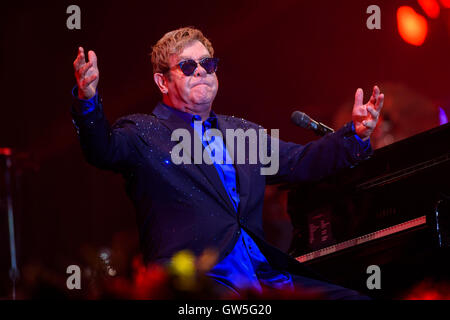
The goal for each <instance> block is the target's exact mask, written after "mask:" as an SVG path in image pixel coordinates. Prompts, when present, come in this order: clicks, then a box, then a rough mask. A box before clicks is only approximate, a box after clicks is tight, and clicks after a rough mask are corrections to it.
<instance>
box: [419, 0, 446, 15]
mask: <svg viewBox="0 0 450 320" xmlns="http://www.w3.org/2000/svg"><path fill="white" fill-rule="evenodd" d="M417 2H418V3H419V5H420V6H421V7H422V9H423V11H425V13H426V14H427V16H429V17H430V18H432V19H436V18H437V17H439V13H440V10H441V9H440V7H439V3H438V2H437V1H436V0H417Z"/></svg>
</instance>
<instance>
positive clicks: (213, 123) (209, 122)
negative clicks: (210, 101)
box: [161, 103, 218, 129]
mask: <svg viewBox="0 0 450 320" xmlns="http://www.w3.org/2000/svg"><path fill="white" fill-rule="evenodd" d="M161 105H163V106H164V107H165V108H167V109H168V110H169V111H170V112H172V113H174V114H176V115H177V116H178V117H180V118H181V119H183V120H184V121H186V122H187V123H189V124H191V125H193V124H194V121H201V120H202V118H201V117H200V116H199V115H197V114H195V115H194V114H191V113H187V112H183V111H180V110H178V109H175V108H172V107H170V106H168V105H167V104H165V103H161ZM203 126H204V127H205V128H206V129H211V128H215V129H218V121H217V115H216V114H215V113H214V111H212V110H211V112H210V114H209V118H208V119H206V120H205V121H204V122H203Z"/></svg>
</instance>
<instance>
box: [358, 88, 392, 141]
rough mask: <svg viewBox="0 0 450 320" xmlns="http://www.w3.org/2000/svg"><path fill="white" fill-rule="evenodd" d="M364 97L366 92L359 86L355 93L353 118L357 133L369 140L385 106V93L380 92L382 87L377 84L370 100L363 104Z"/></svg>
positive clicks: (363, 138)
mask: <svg viewBox="0 0 450 320" xmlns="http://www.w3.org/2000/svg"><path fill="white" fill-rule="evenodd" d="M363 99H364V92H363V90H362V89H361V88H359V89H358V90H356V94H355V104H354V105H353V111H352V120H353V124H354V125H355V131H356V134H357V135H358V136H359V137H360V138H361V139H362V140H367V139H369V137H370V135H371V134H372V132H373V130H374V129H375V127H376V125H377V122H378V117H379V115H380V111H381V108H382V107H383V101H384V94H382V93H380V89H379V88H378V87H377V86H374V87H373V92H372V96H371V97H370V100H369V102H367V103H366V104H363Z"/></svg>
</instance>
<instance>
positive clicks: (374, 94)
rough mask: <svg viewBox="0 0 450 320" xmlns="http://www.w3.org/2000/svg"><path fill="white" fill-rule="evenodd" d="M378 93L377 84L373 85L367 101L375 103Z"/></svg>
mask: <svg viewBox="0 0 450 320" xmlns="http://www.w3.org/2000/svg"><path fill="white" fill-rule="evenodd" d="M379 94H380V88H378V86H374V87H373V91H372V96H371V97H370V100H369V103H371V104H373V105H375V103H376V101H377V99H378V96H379Z"/></svg>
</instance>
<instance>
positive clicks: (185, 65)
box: [178, 58, 219, 77]
mask: <svg viewBox="0 0 450 320" xmlns="http://www.w3.org/2000/svg"><path fill="white" fill-rule="evenodd" d="M218 63H219V58H203V59H202V60H200V61H199V62H198V63H197V61H195V60H192V59H189V60H184V61H181V62H180V63H179V64H178V66H179V67H180V69H181V71H182V72H183V73H184V75H185V76H188V77H189V76H192V74H193V73H194V71H195V69H197V66H198V65H199V64H200V65H201V66H202V67H203V69H205V70H206V72H207V73H209V74H211V73H214V72H216V71H217V64H218Z"/></svg>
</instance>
